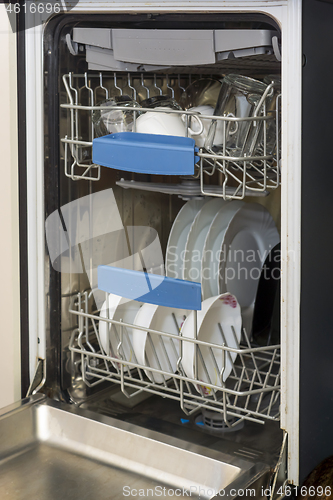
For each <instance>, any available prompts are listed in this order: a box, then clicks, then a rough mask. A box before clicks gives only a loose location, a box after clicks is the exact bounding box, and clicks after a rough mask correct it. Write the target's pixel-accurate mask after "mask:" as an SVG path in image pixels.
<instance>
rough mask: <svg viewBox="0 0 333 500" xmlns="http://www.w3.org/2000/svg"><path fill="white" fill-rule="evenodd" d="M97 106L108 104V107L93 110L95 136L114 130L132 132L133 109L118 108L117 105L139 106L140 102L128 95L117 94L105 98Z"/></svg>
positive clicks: (112, 132)
mask: <svg viewBox="0 0 333 500" xmlns="http://www.w3.org/2000/svg"><path fill="white" fill-rule="evenodd" d="M99 106H108V109H97V110H94V111H93V115H92V121H93V124H94V130H95V137H102V136H103V135H108V134H114V133H116V132H132V130H133V120H134V111H131V110H128V111H127V110H122V109H118V106H129V107H133V108H140V107H141V106H140V104H139V103H138V102H137V101H135V100H134V99H132V98H131V97H130V96H128V95H119V96H115V97H111V98H110V99H106V100H105V101H102V102H100V103H99ZM138 115H139V113H137V116H138Z"/></svg>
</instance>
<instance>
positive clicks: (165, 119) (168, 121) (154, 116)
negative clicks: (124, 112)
mask: <svg viewBox="0 0 333 500" xmlns="http://www.w3.org/2000/svg"><path fill="white" fill-rule="evenodd" d="M159 109H161V108H159ZM166 109H167V108H166ZM195 118H196V117H195ZM192 121H193V120H192ZM185 123H186V115H180V114H178V113H164V112H154V111H147V112H146V113H144V114H142V115H140V116H139V117H138V118H137V120H136V131H137V132H139V133H140V134H158V135H177V136H180V137H185V136H186V125H185ZM195 125H196V130H193V129H191V128H190V127H189V128H188V134H189V136H191V135H198V134H201V133H202V131H203V124H202V123H201V121H200V119H199V120H198V119H197V120H196V123H195Z"/></svg>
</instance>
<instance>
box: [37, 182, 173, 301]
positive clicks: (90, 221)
mask: <svg viewBox="0 0 333 500" xmlns="http://www.w3.org/2000/svg"><path fill="white" fill-rule="evenodd" d="M124 214H125V216H126V209H125V210H124ZM45 231H46V242H47V247H48V251H49V256H50V261H51V264H52V266H53V268H54V269H55V270H56V271H59V272H62V273H74V274H86V275H87V277H88V280H89V283H90V287H91V289H92V290H93V293H94V298H95V301H96V305H97V307H98V308H100V307H101V306H102V304H103V301H104V300H105V293H104V292H102V291H101V290H98V272H97V269H98V266H99V265H110V266H113V267H117V268H121V269H127V270H133V271H145V272H144V273H142V283H141V286H140V290H141V291H143V293H148V292H149V291H150V290H152V289H154V288H156V287H157V286H159V285H160V284H161V283H162V282H163V280H164V259H163V253H162V248H161V244H160V240H159V236H158V234H157V232H156V230H155V229H153V228H151V227H147V226H126V227H125V226H124V224H123V221H122V219H121V216H120V212H119V210H118V206H117V202H116V198H115V196H114V193H113V190H112V189H106V190H104V191H100V192H98V193H94V194H91V195H87V196H84V197H82V198H78V199H77V200H74V201H71V202H70V203H68V204H66V205H63V206H62V207H61V208H60V209H59V210H56V211H55V212H53V213H52V214H51V215H49V216H48V218H47V219H46V221H45ZM147 273H153V274H154V275H157V278H156V277H155V279H154V281H152V280H151V281H150V280H149V278H148V276H149V275H148V274H147ZM159 276H160V279H159ZM133 298H134V297H133ZM136 298H138V297H136Z"/></svg>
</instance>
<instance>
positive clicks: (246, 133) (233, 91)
mask: <svg viewBox="0 0 333 500" xmlns="http://www.w3.org/2000/svg"><path fill="white" fill-rule="evenodd" d="M266 88H267V85H266V84H264V83H262V82H259V81H258V80H254V79H253V78H249V77H247V76H242V75H235V74H230V75H227V76H226V77H225V78H224V79H223V81H222V86H221V90H220V93H219V97H218V100H217V104H216V107H215V111H214V116H226V117H233V118H248V117H252V116H253V114H254V112H255V110H256V108H257V106H258V104H259V102H260V99H261V98H262V96H263V94H264V92H265V90H266ZM218 121H220V120H212V122H211V124H210V128H209V131H208V134H207V138H206V141H205V148H206V149H207V150H208V151H210V152H212V153H217V154H223V143H224V136H225V147H226V154H227V155H229V156H234V157H245V156H253V155H254V154H255V150H256V147H257V145H258V140H259V138H260V133H261V130H262V121H260V120H258V121H256V122H253V121H251V120H244V121H232V120H230V121H229V120H227V121H225V134H222V137H223V139H222V142H221V139H218V137H217V135H219V136H221V134H217V122H218Z"/></svg>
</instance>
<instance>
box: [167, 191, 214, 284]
mask: <svg viewBox="0 0 333 500" xmlns="http://www.w3.org/2000/svg"><path fill="white" fill-rule="evenodd" d="M206 202H207V200H206V199H201V200H190V201H188V202H187V203H185V205H184V206H183V207H182V208H181V209H180V211H179V212H178V215H177V217H176V218H175V220H174V223H173V225H172V228H171V231H170V235H169V240H168V244H167V249H166V256H165V270H166V271H165V272H166V276H168V277H169V278H176V279H182V277H183V265H184V262H183V259H184V254H185V246H186V240H187V235H188V232H189V230H190V227H191V225H192V223H193V221H194V219H195V216H196V215H197V213H198V212H199V210H200V209H201V208H202V207H203V205H204V204H205V203H206Z"/></svg>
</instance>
